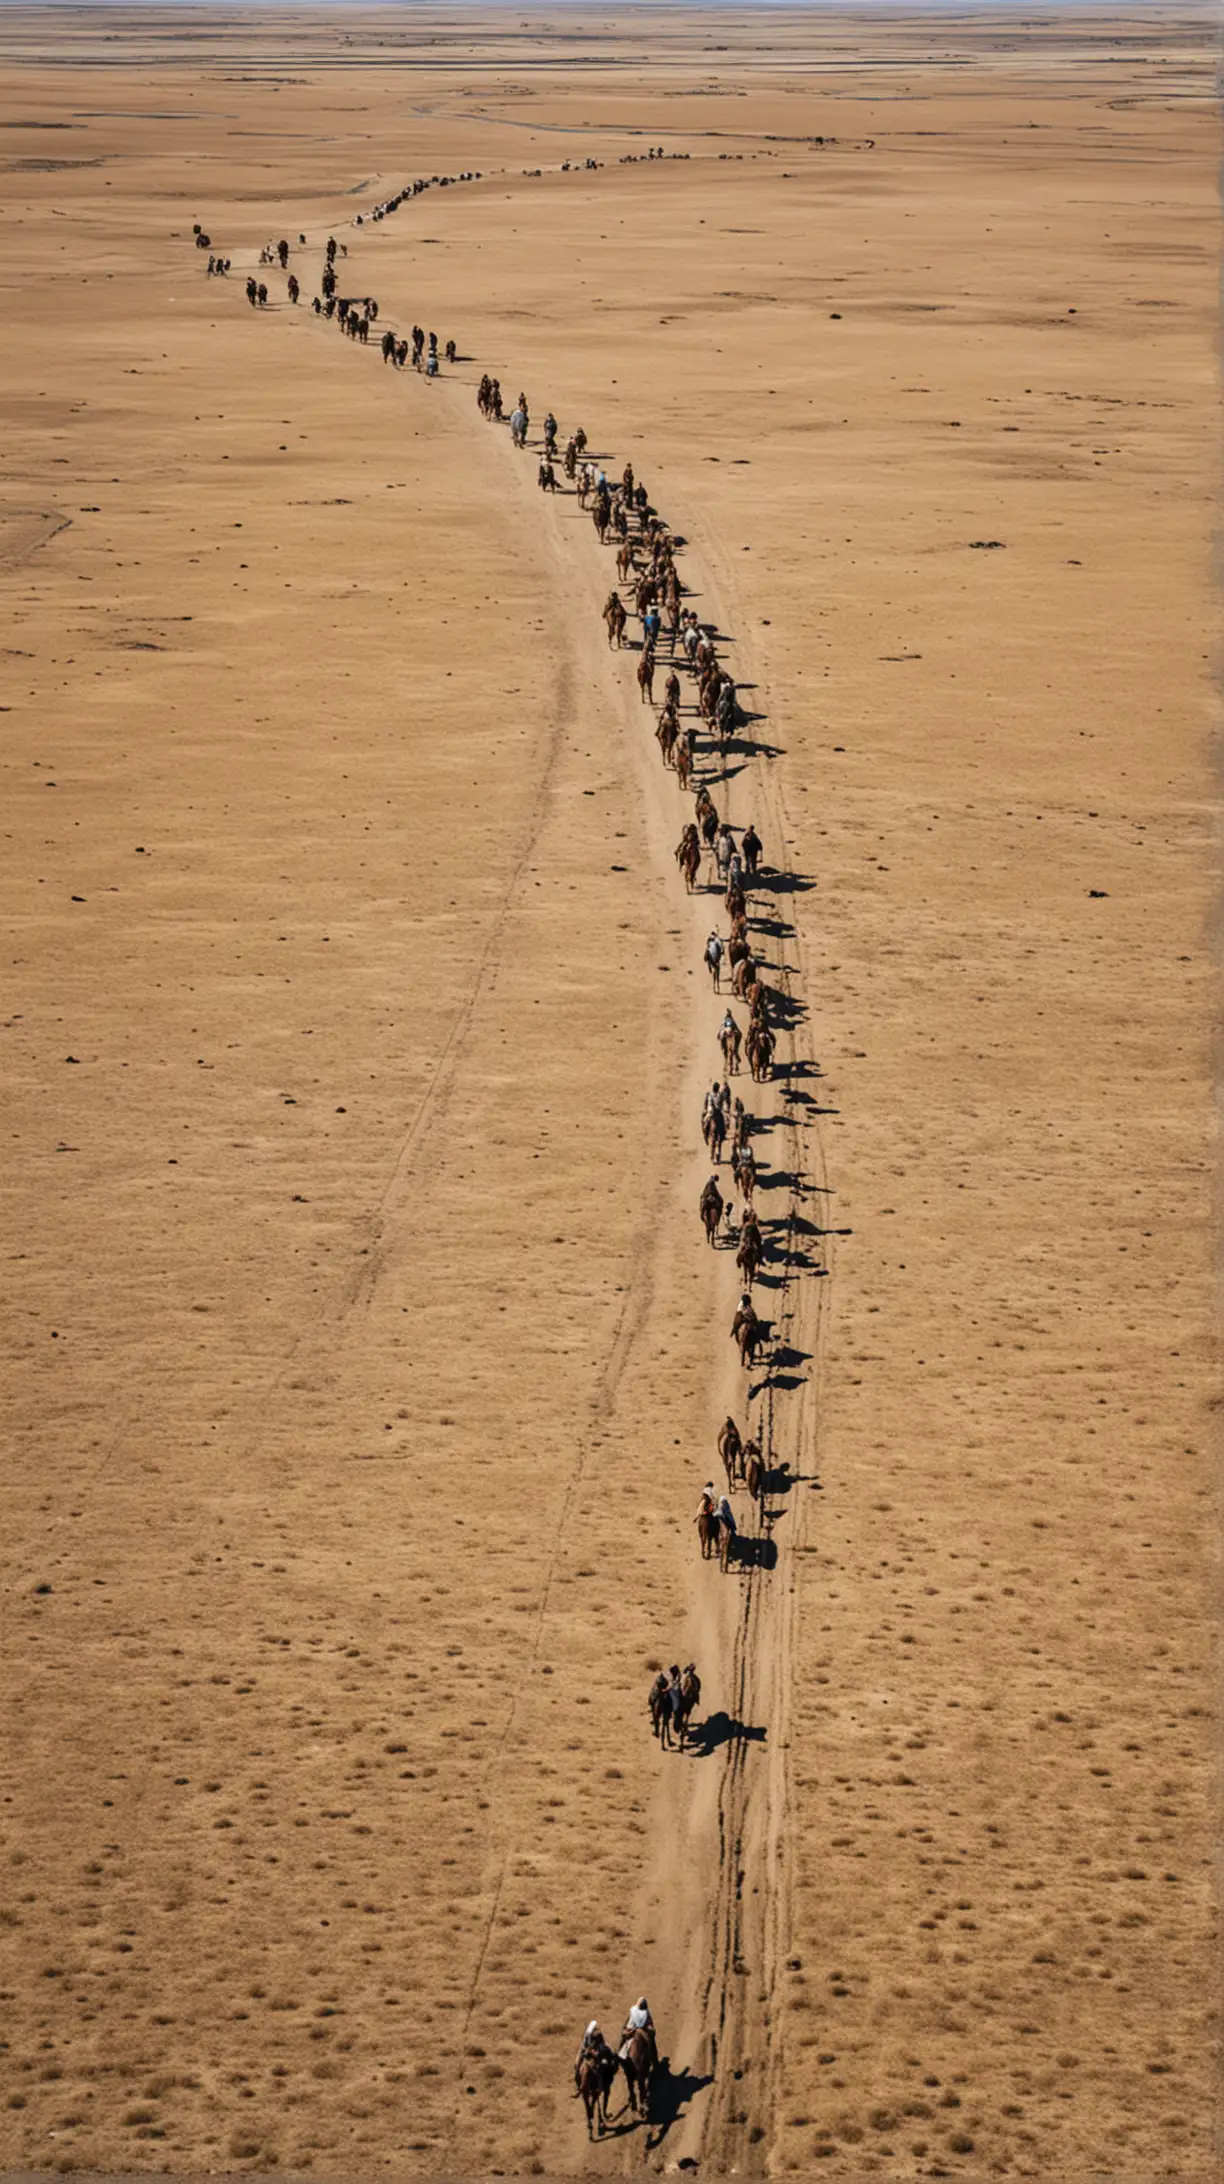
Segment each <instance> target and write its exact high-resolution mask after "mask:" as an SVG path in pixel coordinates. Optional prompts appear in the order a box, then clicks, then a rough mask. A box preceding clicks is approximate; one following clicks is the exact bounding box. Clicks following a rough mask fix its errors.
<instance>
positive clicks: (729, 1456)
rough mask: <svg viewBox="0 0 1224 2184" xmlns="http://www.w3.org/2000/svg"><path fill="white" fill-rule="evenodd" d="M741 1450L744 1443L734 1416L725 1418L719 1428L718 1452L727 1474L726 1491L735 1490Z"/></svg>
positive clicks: (742, 1450) (731, 1491)
mask: <svg viewBox="0 0 1224 2184" xmlns="http://www.w3.org/2000/svg"><path fill="white" fill-rule="evenodd" d="M743 1452H744V1444H743V1442H742V1441H741V1439H740V1430H739V1427H738V1426H737V1425H736V1423H735V1420H734V1418H727V1419H726V1420H725V1421H724V1423H723V1424H722V1425H721V1426H720V1428H719V1432H718V1453H719V1455H720V1456H721V1457H722V1460H723V1469H724V1471H725V1472H726V1474H727V1492H728V1493H733V1492H734V1490H735V1482H736V1479H737V1478H738V1477H739V1467H740V1458H741V1457H742V1455H743Z"/></svg>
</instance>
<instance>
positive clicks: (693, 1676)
mask: <svg viewBox="0 0 1224 2184" xmlns="http://www.w3.org/2000/svg"><path fill="white" fill-rule="evenodd" d="M700 1700H701V1678H700V1676H699V1675H698V1674H697V1671H696V1669H695V1668H694V1667H693V1666H692V1665H691V1664H690V1665H689V1667H688V1668H686V1669H685V1671H684V1674H683V1676H682V1677H681V1678H680V1712H679V1714H678V1716H677V1717H676V1719H677V1725H678V1727H679V1730H680V1749H681V1751H683V1750H684V1747H685V1744H686V1742H687V1740H688V1726H689V1721H690V1718H691V1716H692V1715H693V1713H694V1712H695V1711H696V1708H697V1706H698V1704H699V1703H700Z"/></svg>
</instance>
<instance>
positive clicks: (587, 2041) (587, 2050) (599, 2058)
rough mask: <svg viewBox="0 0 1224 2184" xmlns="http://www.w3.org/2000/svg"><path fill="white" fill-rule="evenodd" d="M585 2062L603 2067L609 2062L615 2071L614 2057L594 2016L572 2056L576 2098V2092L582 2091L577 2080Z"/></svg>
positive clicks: (576, 2094)
mask: <svg viewBox="0 0 1224 2184" xmlns="http://www.w3.org/2000/svg"><path fill="white" fill-rule="evenodd" d="M587 2062H591V2063H602V2064H603V2065H604V2066H605V2067H606V2066H608V2065H609V2064H610V2065H611V2068H612V2070H613V2071H615V2069H616V2057H615V2055H614V2054H613V2052H612V2049H611V2048H610V2047H609V2046H608V2043H607V2041H606V2040H605V2039H604V2036H603V2034H602V2032H601V2031H600V2029H599V2021H598V2019H597V2018H594V2017H593V2018H592V2019H591V2022H590V2024H589V2025H588V2026H587V2029H586V2031H585V2032H584V2033H583V2035H582V2044H581V2046H580V2047H579V2049H578V2053H577V2055H576V2056H575V2057H574V2095H575V2098H577V2096H578V2094H579V2093H580V2092H581V2091H582V2087H581V2085H580V2084H579V2082H578V2081H579V2078H580V2077H581V2074H582V2066H583V2064H584V2063H587Z"/></svg>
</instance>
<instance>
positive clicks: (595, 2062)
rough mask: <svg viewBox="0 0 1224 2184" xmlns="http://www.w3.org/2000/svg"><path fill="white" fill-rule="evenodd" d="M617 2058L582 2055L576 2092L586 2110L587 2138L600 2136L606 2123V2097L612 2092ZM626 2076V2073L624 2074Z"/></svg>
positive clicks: (614, 2056)
mask: <svg viewBox="0 0 1224 2184" xmlns="http://www.w3.org/2000/svg"><path fill="white" fill-rule="evenodd" d="M618 2063H619V2057H618V2056H616V2055H613V2056H612V2057H611V2060H609V2059H608V2056H607V2055H606V2054H605V2055H599V2056H596V2055H584V2056H583V2058H582V2061H581V2062H580V2063H579V2065H578V2091H579V2092H580V2093H581V2095H582V2105H583V2107H584V2108H585V2110H586V2120H587V2137H588V2138H592V2139H594V2138H599V2137H601V2136H602V2134H603V2132H604V2130H605V2129H606V2127H607V2122H608V2095H609V2093H610V2092H611V2091H612V2085H613V2081H614V2080H615V2077H616V2072H617V2067H618ZM626 2076H628V2072H626Z"/></svg>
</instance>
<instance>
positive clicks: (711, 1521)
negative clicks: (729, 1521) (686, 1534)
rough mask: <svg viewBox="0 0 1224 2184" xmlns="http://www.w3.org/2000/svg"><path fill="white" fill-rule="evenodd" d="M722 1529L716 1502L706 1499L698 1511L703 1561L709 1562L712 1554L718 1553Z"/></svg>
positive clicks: (699, 1541) (698, 1530)
mask: <svg viewBox="0 0 1224 2184" xmlns="http://www.w3.org/2000/svg"><path fill="white" fill-rule="evenodd" d="M721 1529H722V1527H721V1525H720V1524H719V1521H718V1512H717V1510H716V1509H715V1507H714V1504H713V1503H712V1502H710V1501H704V1502H703V1506H702V1507H701V1508H700V1509H699V1510H698V1511H697V1540H698V1544H699V1546H700V1548H701V1559H702V1561H703V1562H708V1561H709V1560H710V1557H711V1555H714V1554H717V1552H718V1535H719V1532H720V1531H721Z"/></svg>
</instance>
